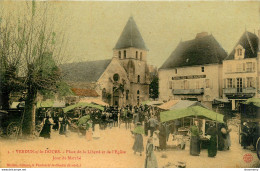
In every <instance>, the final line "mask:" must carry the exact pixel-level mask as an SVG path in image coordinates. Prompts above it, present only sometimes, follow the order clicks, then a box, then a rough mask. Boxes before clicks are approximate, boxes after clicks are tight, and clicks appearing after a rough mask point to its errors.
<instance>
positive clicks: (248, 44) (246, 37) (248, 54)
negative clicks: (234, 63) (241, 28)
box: [225, 31, 258, 60]
mask: <svg viewBox="0 0 260 171" xmlns="http://www.w3.org/2000/svg"><path fill="white" fill-rule="evenodd" d="M239 44H240V45H241V46H243V48H244V49H245V57H244V58H256V57H257V52H258V37H257V36H256V35H255V34H253V33H250V32H248V31H245V32H244V34H243V35H242V36H241V37H240V39H239V41H238V42H237V44H236V46H237V45H239ZM236 46H235V48H236ZM235 48H234V49H233V50H232V52H231V53H230V54H229V55H228V57H227V58H226V59H225V60H232V59H234V55H235Z"/></svg>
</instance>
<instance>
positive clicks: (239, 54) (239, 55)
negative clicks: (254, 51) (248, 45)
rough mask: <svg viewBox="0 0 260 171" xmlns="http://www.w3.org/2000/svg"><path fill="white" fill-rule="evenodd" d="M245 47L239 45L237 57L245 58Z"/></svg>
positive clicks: (236, 51) (236, 52)
mask: <svg viewBox="0 0 260 171" xmlns="http://www.w3.org/2000/svg"><path fill="white" fill-rule="evenodd" d="M244 54H245V49H244V48H243V46H241V45H238V46H237V47H236V48H235V59H244Z"/></svg>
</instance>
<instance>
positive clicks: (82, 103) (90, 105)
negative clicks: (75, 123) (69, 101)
mask: <svg viewBox="0 0 260 171" xmlns="http://www.w3.org/2000/svg"><path fill="white" fill-rule="evenodd" d="M79 107H80V108H85V107H92V108H96V109H99V110H102V111H104V107H102V106H100V105H95V104H91V103H85V102H79V103H77V104H74V105H70V106H67V107H65V108H63V111H64V113H66V112H68V111H70V110H72V109H75V108H79Z"/></svg>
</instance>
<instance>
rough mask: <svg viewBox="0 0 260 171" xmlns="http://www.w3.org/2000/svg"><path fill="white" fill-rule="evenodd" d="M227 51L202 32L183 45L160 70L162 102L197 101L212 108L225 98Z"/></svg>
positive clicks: (179, 46) (182, 43)
mask: <svg viewBox="0 0 260 171" xmlns="http://www.w3.org/2000/svg"><path fill="white" fill-rule="evenodd" d="M226 56H227V54H226V52H225V50H224V49H223V48H222V47H221V46H220V45H219V43H218V42H217V41H216V40H215V38H214V37H213V36H212V35H208V34H207V33H205V32H203V33H199V34H197V36H196V38H195V39H193V40H189V41H185V42H180V43H179V45H178V46H177V48H176V49H175V50H174V51H173V52H172V54H171V55H170V57H169V58H168V59H167V60H166V61H165V63H164V64H163V65H162V66H161V67H160V69H159V92H160V93H159V99H160V100H162V101H168V100H171V99H176V100H196V101H200V102H202V103H203V104H204V105H206V106H208V107H209V108H211V107H212V102H213V101H214V99H218V98H222V61H223V59H224V58H225V57H226Z"/></svg>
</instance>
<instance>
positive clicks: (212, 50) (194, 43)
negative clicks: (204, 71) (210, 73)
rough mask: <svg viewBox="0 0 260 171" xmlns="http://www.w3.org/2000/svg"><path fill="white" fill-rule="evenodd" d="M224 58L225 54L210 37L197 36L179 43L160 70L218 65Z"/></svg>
mask: <svg viewBox="0 0 260 171" xmlns="http://www.w3.org/2000/svg"><path fill="white" fill-rule="evenodd" d="M203 34H205V33H203ZM226 56H227V53H226V52H225V50H224V49H223V48H222V47H221V45H220V44H219V43H218V42H217V40H216V39H215V38H214V37H213V36H212V35H204V36H201V37H199V36H197V37H196V38H195V39H193V40H189V41H184V42H180V43H179V45H178V46H177V48H176V49H175V50H174V51H173V52H172V54H171V55H170V56H169V58H168V59H167V60H166V61H165V62H164V64H163V65H162V66H161V68H160V69H170V68H176V67H184V66H195V65H205V64H214V63H216V64H218V63H222V60H223V59H224V58H225V57H226Z"/></svg>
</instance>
